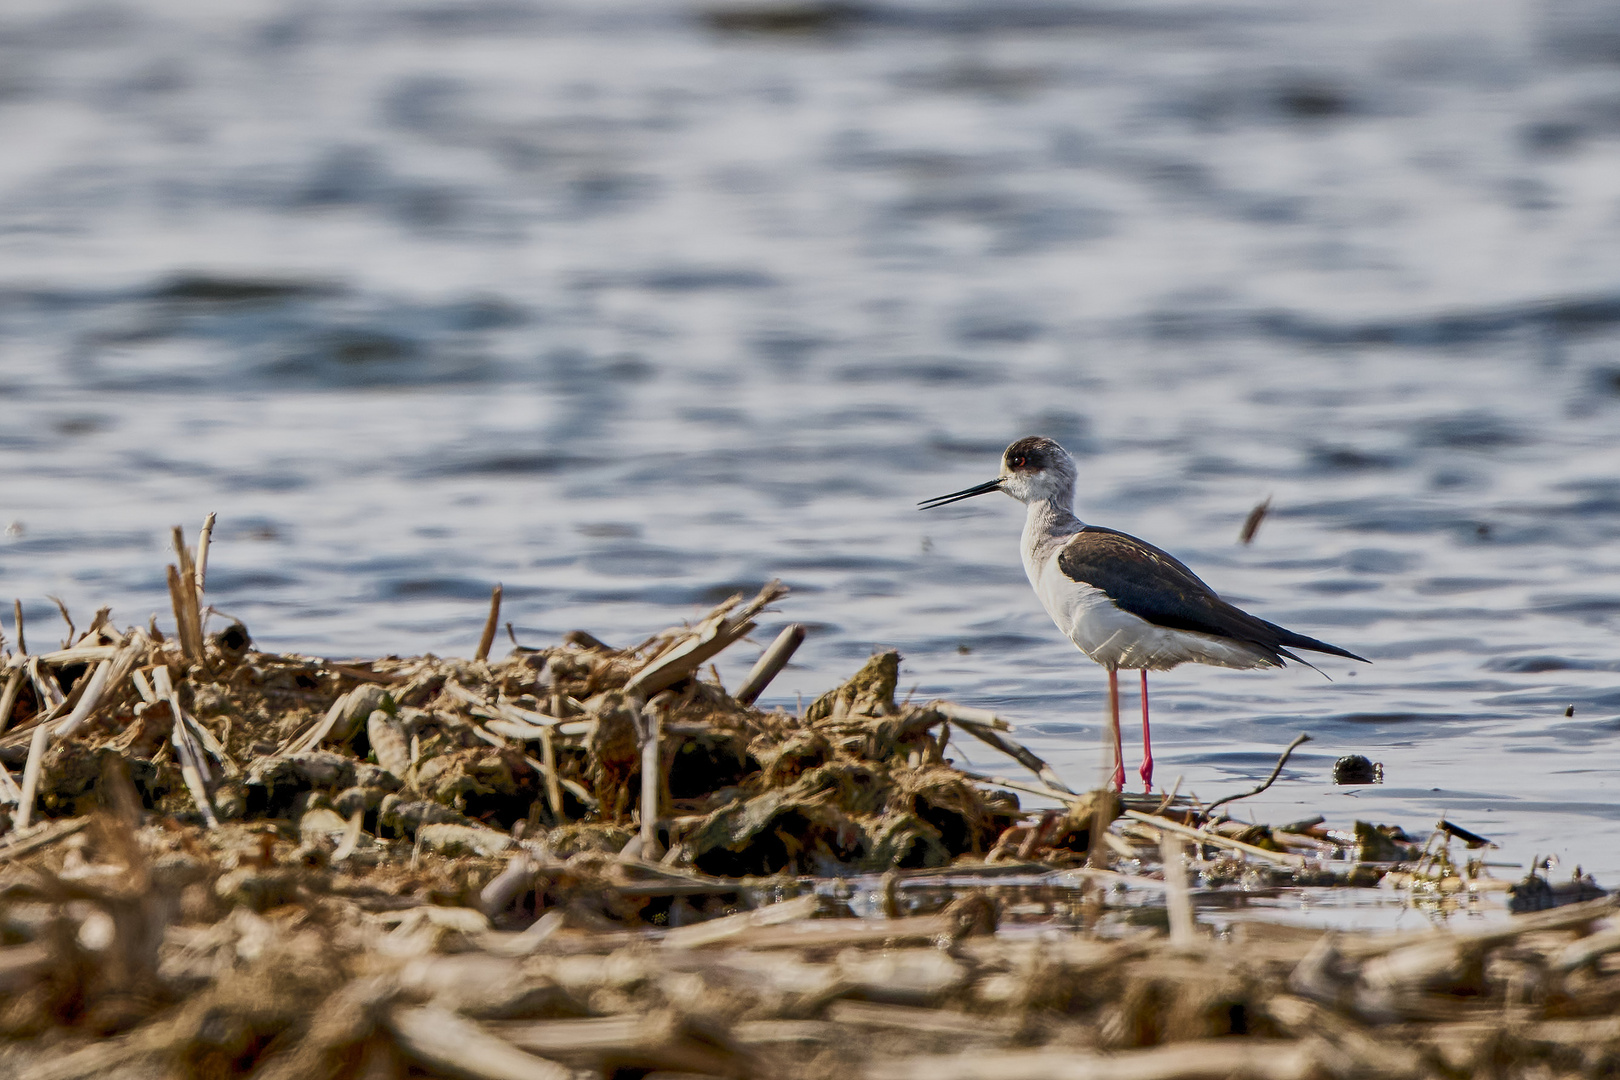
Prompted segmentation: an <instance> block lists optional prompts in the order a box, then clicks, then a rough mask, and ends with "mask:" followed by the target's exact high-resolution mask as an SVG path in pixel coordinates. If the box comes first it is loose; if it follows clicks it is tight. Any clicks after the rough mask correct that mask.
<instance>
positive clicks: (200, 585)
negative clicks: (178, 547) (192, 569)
mask: <svg viewBox="0 0 1620 1080" xmlns="http://www.w3.org/2000/svg"><path fill="white" fill-rule="evenodd" d="M214 517H215V515H214V512H213V511H212V510H210V511H208V516H207V517H205V518H203V524H202V532H201V533H200V534H199V535H198V537H197V572H196V574H195V575H194V580H195V581H196V582H197V592H199V593H202V592H206V591H207V588H206V584H207V578H208V545H209V543H210V542H211V541H212V540H213V538H214Z"/></svg>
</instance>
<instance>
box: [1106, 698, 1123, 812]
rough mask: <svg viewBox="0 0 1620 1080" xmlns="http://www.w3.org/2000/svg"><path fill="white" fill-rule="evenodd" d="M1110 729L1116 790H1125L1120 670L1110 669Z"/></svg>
mask: <svg viewBox="0 0 1620 1080" xmlns="http://www.w3.org/2000/svg"><path fill="white" fill-rule="evenodd" d="M1108 730H1109V734H1111V735H1113V737H1114V790H1115V791H1124V790H1125V748H1124V746H1123V745H1122V744H1121V742H1120V738H1119V672H1118V670H1116V669H1114V668H1109V669H1108Z"/></svg>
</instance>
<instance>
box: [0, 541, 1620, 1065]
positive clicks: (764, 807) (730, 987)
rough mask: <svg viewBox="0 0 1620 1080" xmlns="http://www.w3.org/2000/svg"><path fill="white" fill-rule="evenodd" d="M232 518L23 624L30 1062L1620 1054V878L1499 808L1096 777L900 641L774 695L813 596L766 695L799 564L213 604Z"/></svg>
mask: <svg viewBox="0 0 1620 1080" xmlns="http://www.w3.org/2000/svg"><path fill="white" fill-rule="evenodd" d="M205 537H206V533H205ZM199 547H204V544H200V545H199ZM205 563H206V558H197V557H194V555H193V553H192V552H191V551H190V550H189V549H188V548H187V547H186V546H185V544H184V542H183V540H181V539H179V538H178V536H177V541H176V564H175V566H173V567H171V572H170V575H169V581H170V588H171V593H172V599H173V604H174V609H175V616H176V620H175V625H176V629H175V631H174V632H173V633H172V634H165V633H163V632H161V631H159V629H158V628H157V626H156V625H155V624H154V625H152V626H149V627H147V628H144V629H143V628H139V627H129V628H124V629H119V628H116V627H115V625H114V623H113V621H112V619H111V617H110V612H107V611H105V610H103V611H101V612H98V613H97V615H96V617H95V618H94V619H93V620H92V622H91V624H90V626H89V627H88V628H87V629H86V630H85V631H83V632H82V633H77V636H76V637H74V638H71V639H70V641H69V642H68V643H67V645H66V647H64V648H61V649H58V650H55V651H51V652H45V653H22V652H16V653H6V654H3V657H0V661H3V662H0V691H3V692H0V763H3V764H4V766H5V767H4V768H0V1075H4V1076H16V1077H19V1078H22V1080H77V1078H81V1077H84V1078H88V1077H91V1076H96V1077H108V1078H119V1077H129V1078H132V1080H133V1078H137V1077H140V1078H145V1077H159V1076H163V1077H169V1076H173V1077H182V1078H186V1080H193V1078H194V1080H204V1078H208V1080H214V1078H220V1077H232V1076H252V1077H259V1078H266V1080H283V1078H285V1080H294V1078H300V1080H301V1078H304V1077H320V1078H328V1080H349V1078H355V1080H359V1078H362V1077H364V1078H371V1077H407V1076H415V1077H422V1076H446V1077H450V1076H455V1077H463V1078H465V1077H474V1078H491V1080H495V1078H503V1080H504V1078H513V1077H536V1078H539V1077H544V1078H548V1080H552V1078H555V1080H563V1078H584V1077H602V1078H608V1077H627V1076H642V1075H647V1074H651V1073H659V1074H664V1075H674V1074H679V1075H683V1076H713V1077H788V1078H795V1077H805V1078H809V1077H825V1076H832V1075H854V1076H866V1077H873V1078H881V1077H889V1078H896V1080H898V1078H902V1077H912V1076H915V1077H920V1078H921V1077H926V1078H927V1080H940V1078H942V1077H963V1078H978V1077H985V1078H989V1077H998V1078H999V1077H1049V1076H1070V1075H1105V1076H1116V1075H1117V1076H1132V1077H1143V1078H1154V1077H1173V1076H1227V1075H1266V1076H1273V1077H1294V1076H1298V1077H1301V1078H1306V1077H1317V1076H1324V1077H1325V1076H1368V1077H1385V1076H1388V1077H1397V1076H1399V1077H1429V1076H1433V1077H1452V1076H1460V1075H1483V1074H1489V1075H1494V1076H1532V1075H1533V1076H1547V1075H1597V1074H1600V1073H1603V1072H1605V1071H1608V1070H1612V1069H1614V1068H1616V1067H1617V1066H1620V1025H1616V1024H1615V1022H1614V1020H1613V1019H1612V1014H1613V1012H1614V1009H1615V1007H1616V1006H1617V1005H1620V989H1616V987H1617V986H1620V912H1617V909H1616V907H1615V904H1616V899H1615V897H1612V896H1609V895H1607V894H1606V893H1604V891H1603V890H1602V889H1601V888H1599V887H1598V886H1597V885H1596V883H1594V882H1592V881H1591V880H1590V878H1586V877H1584V876H1583V875H1582V874H1581V872H1580V871H1579V869H1577V870H1576V873H1575V875H1574V876H1573V878H1572V879H1571V880H1570V881H1569V882H1568V883H1566V882H1562V881H1558V882H1554V881H1553V874H1552V870H1551V868H1550V866H1549V865H1547V864H1545V863H1539V862H1538V864H1537V865H1535V866H1534V867H1532V870H1531V872H1530V873H1529V874H1527V875H1526V876H1525V878H1524V879H1523V880H1522V881H1519V882H1517V883H1514V882H1511V881H1506V880H1501V879H1498V878H1495V877H1493V876H1492V875H1491V865H1493V864H1490V863H1489V862H1487V859H1486V856H1487V854H1488V852H1489V849H1490V848H1491V847H1492V846H1493V845H1491V844H1490V842H1489V841H1488V840H1487V839H1486V838H1484V837H1482V836H1479V835H1478V834H1476V833H1473V832H1471V831H1469V830H1467V829H1466V828H1464V827H1462V826H1459V825H1455V824H1452V823H1450V822H1442V823H1440V826H1439V827H1437V828H1436V829H1435V830H1434V831H1433V832H1432V833H1430V834H1429V835H1428V836H1427V838H1426V839H1424V838H1422V837H1414V836H1411V835H1409V834H1406V833H1404V832H1402V831H1401V830H1399V829H1397V828H1394V827H1391V826H1380V825H1374V824H1372V823H1366V822H1358V823H1356V825H1355V828H1354V830H1353V831H1338V830H1335V829H1333V828H1331V827H1329V826H1328V825H1327V824H1326V823H1325V821H1324V820H1323V819H1322V818H1321V817H1319V816H1318V817H1316V818H1312V819H1308V820H1304V821H1298V822H1294V823H1291V824H1287V825H1283V826H1276V827H1273V826H1267V825H1260V824H1255V823H1252V822H1242V821H1237V820H1234V819H1232V818H1230V817H1226V816H1224V815H1216V814H1213V813H1212V812H1211V809H1212V808H1213V805H1214V804H1211V807H1210V808H1205V807H1203V806H1201V804H1199V803H1198V802H1197V801H1196V800H1194V799H1192V798H1190V797H1181V796H1175V797H1172V796H1162V795H1151V796H1149V795H1123V796H1122V795H1120V794H1119V793H1115V792H1110V791H1093V792H1079V793H1076V792H1074V791H1072V790H1070V789H1069V788H1068V786H1067V785H1066V784H1064V782H1063V780H1062V778H1061V777H1059V776H1058V774H1057V772H1056V771H1055V770H1053V769H1052V768H1051V766H1050V765H1048V764H1047V763H1046V762H1044V761H1042V760H1041V759H1040V758H1038V757H1037V756H1036V755H1035V754H1033V753H1032V752H1031V751H1030V750H1029V749H1028V748H1027V747H1025V746H1023V745H1022V744H1020V743H1019V742H1017V741H1016V739H1015V738H1014V737H1013V734H1012V728H1011V725H1009V724H1007V723H1006V722H1005V721H1004V720H1003V719H1001V718H1000V717H998V716H996V715H994V714H992V713H989V712H986V711H983V710H979V709H973V708H969V707H966V706H962V705H958V704H955V703H951V702H947V701H934V702H927V703H912V702H909V701H907V702H897V701H896V698H895V690H896V687H897V685H898V681H899V668H900V657H899V655H898V654H897V653H894V652H892V651H885V652H879V653H878V654H876V655H874V656H873V657H872V658H871V659H870V660H868V661H867V662H866V664H864V665H863V666H862V667H861V668H860V670H859V671H857V672H856V673H854V675H852V677H851V678H850V679H849V680H848V681H846V682H845V683H843V684H842V685H840V686H838V687H835V688H833V689H832V690H829V691H828V692H827V693H825V694H823V695H821V696H819V697H817V698H816V699H815V700H814V701H813V702H812V703H811V704H810V705H809V706H808V707H807V708H805V709H804V711H803V713H802V715H801V714H795V713H791V712H788V711H786V710H784V709H780V708H778V709H772V710H766V709H761V708H759V707H757V706H756V704H755V702H756V700H757V699H758V697H759V696H760V693H761V691H762V690H764V688H765V686H766V684H768V682H769V680H770V678H771V677H772V676H773V675H774V674H775V673H776V672H778V671H780V670H781V668H782V666H783V665H784V664H785V663H786V662H787V657H788V656H790V655H791V653H792V650H793V648H796V647H797V644H798V643H799V642H801V641H803V640H804V632H803V628H802V627H797V628H795V627H789V629H788V630H787V631H784V632H783V634H782V635H781V637H779V638H778V640H777V642H776V643H775V644H774V645H772V646H770V648H768V649H767V650H766V654H765V656H763V657H762V659H761V663H760V664H759V665H757V666H756V668H755V670H754V671H753V672H751V673H750V674H749V676H748V678H747V679H746V680H745V681H744V685H743V687H742V688H741V689H740V690H739V693H738V695H737V696H734V695H733V694H731V693H728V692H727V690H726V689H725V688H724V687H722V686H721V685H719V684H718V683H717V682H716V681H714V679H713V677H712V676H710V675H706V674H704V670H705V669H706V668H707V666H708V664H709V661H710V660H711V659H712V658H713V657H714V656H716V655H718V654H719V652H721V651H722V650H724V649H726V648H728V647H730V646H732V645H734V644H736V643H737V642H739V641H742V640H743V639H744V638H746V636H747V635H748V634H749V632H750V631H751V630H753V629H754V627H755V623H756V618H757V616H758V615H759V614H760V613H761V612H762V611H764V610H765V609H766V607H767V606H768V605H770V604H772V603H774V602H776V601H777V600H779V599H780V598H781V597H782V596H783V595H784V593H785V591H786V590H785V589H784V588H783V587H782V586H780V585H779V584H777V583H774V582H773V583H771V584H769V585H767V586H765V587H764V588H763V589H761V590H760V592H759V593H758V594H757V595H755V596H753V597H752V598H747V597H745V596H741V595H739V596H736V597H732V598H731V599H729V600H727V601H726V602H724V603H722V604H720V605H718V606H717V607H716V608H714V609H713V610H712V611H710V612H709V613H707V615H705V616H704V617H703V618H702V619H700V620H698V621H697V622H696V623H694V624H691V625H683V626H678V627H671V628H669V629H666V630H664V631H661V632H659V633H657V634H654V635H653V636H651V637H649V638H647V639H646V640H645V641H643V642H641V643H639V644H635V645H632V646H629V647H627V648H614V647H612V646H610V645H607V644H605V643H603V642H602V641H600V640H599V639H597V638H595V637H594V636H592V635H590V634H588V633H586V632H584V631H576V632H573V633H571V634H569V635H567V636H566V638H565V639H564V641H563V643H561V644H559V645H557V646H554V647H550V648H543V649H527V648H515V649H514V650H513V651H512V652H511V653H510V654H509V655H507V656H505V657H504V658H492V657H490V656H489V651H490V647H491V641H492V639H493V634H492V632H491V631H490V627H492V626H494V625H495V622H496V619H497V617H498V613H499V597H498V596H497V597H495V598H494V600H493V601H492V604H491V609H490V620H489V623H488V625H487V626H486V631H485V634H484V636H483V640H482V641H481V642H480V644H479V648H478V655H477V656H476V658H475V659H472V660H466V659H454V658H441V657H435V656H419V657H392V656H391V657H384V658H379V659H370V660H366V659H349V660H342V661H336V660H331V659H326V658H321V657H314V656H304V655H298V654H275V653H266V652H262V651H260V650H258V649H257V648H255V647H254V645H253V642H252V638H251V635H250V633H249V631H248V629H247V628H246V627H244V626H242V625H241V624H239V623H232V624H230V625H228V626H226V627H225V628H224V629H223V630H220V631H218V632H215V633H211V634H210V633H205V630H206V619H205V614H206V612H205V610H204V607H203V605H202V596H203V594H204V592H205V587H206V581H205V571H204V569H203V567H204V566H205ZM18 637H19V639H20V635H18ZM965 737H971V739H972V741H973V743H972V744H973V745H974V746H975V748H976V749H977V748H980V747H986V746H987V747H989V748H990V749H991V751H993V752H994V753H996V754H998V755H1001V756H1003V757H1005V758H1006V759H1007V760H1008V762H1009V763H1011V764H1012V765H1013V766H1014V767H1015V768H1016V769H1017V770H1020V771H1019V772H1016V773H1015V774H1014V777H1013V778H1008V777H1001V776H990V775H985V774H980V773H976V772H973V771H970V770H969V769H967V768H965V767H963V766H962V765H961V764H960V761H961V760H962V759H963V758H964V756H965V755H963V754H962V753H961V751H960V746H961V740H962V739H964V738H965ZM1302 741H1304V740H1303V737H1302V738H1301V739H1296V740H1295V743H1294V745H1295V746H1297V745H1298V744H1299V743H1300V742H1302ZM1292 749H1293V746H1290V748H1289V750H1290V751H1291V750H1292ZM1286 757H1287V755H1286V753H1285V754H1284V757H1283V758H1282V759H1280V760H1279V762H1278V768H1277V769H1276V770H1273V773H1272V775H1271V777H1270V778H1267V779H1266V780H1265V782H1264V783H1263V784H1262V785H1261V786H1260V787H1259V788H1256V789H1255V791H1254V792H1247V793H1244V794H1239V795H1234V796H1229V797H1228V798H1227V799H1223V800H1217V802H1218V803H1221V802H1230V801H1232V800H1234V799H1241V798H1246V797H1248V795H1250V794H1254V793H1257V792H1258V791H1260V790H1264V788H1265V787H1266V786H1269V784H1270V783H1271V782H1273V781H1274V780H1275V779H1276V776H1277V774H1278V772H1279V771H1280V770H1281V768H1282V764H1283V762H1284V761H1286ZM1026 773H1027V774H1028V775H1027V776H1026V775H1025V774H1026ZM1032 796H1033V797H1036V798H1037V799H1038V800H1039V802H1038V803H1037V804H1036V805H1033V806H1031V807H1025V806H1024V805H1022V804H1021V802H1020V799H1021V797H1022V798H1024V799H1026V800H1027V799H1029V798H1030V797H1032ZM1453 841H1455V842H1456V844H1457V845H1458V846H1459V847H1460V848H1461V849H1462V850H1460V851H1459V852H1457V854H1456V855H1455V857H1454V855H1453V845H1452V842H1453ZM1300 886H1340V887H1344V886H1348V887H1374V886H1376V887H1379V888H1380V890H1381V891H1388V890H1394V889H1399V890H1402V892H1401V895H1402V896H1410V897H1411V898H1412V899H1413V901H1414V902H1421V904H1422V905H1426V906H1424V907H1423V910H1424V911H1425V912H1426V914H1427V916H1428V920H1429V921H1430V922H1432V928H1428V929H1424V930H1422V931H1419V932H1412V933H1372V932H1365V931H1363V932H1333V933H1328V932H1324V931H1321V930H1315V929H1311V928H1308V927H1303V926H1298V925H1290V924H1284V923H1278V922H1271V921H1267V920H1265V919H1236V920H1233V919H1226V920H1223V919H1221V918H1214V917H1209V913H1208V912H1207V911H1206V913H1205V917H1202V918H1200V917H1198V916H1197V915H1196V914H1195V905H1194V904H1193V903H1192V902H1191V897H1192V894H1194V893H1197V894H1198V895H1200V896H1205V897H1208V896H1216V895H1225V894H1226V892H1231V893H1232V894H1233V895H1239V896H1256V895H1268V892H1267V890H1271V891H1272V893H1274V892H1275V890H1278V889H1293V888H1299V887H1300ZM1493 896H1496V897H1502V898H1506V899H1507V900H1508V902H1509V906H1510V907H1511V908H1512V910H1515V911H1525V912H1530V913H1529V914H1523V915H1516V916H1509V915H1507V914H1506V913H1505V912H1502V913H1499V915H1498V916H1497V917H1496V918H1494V919H1491V918H1485V917H1483V916H1482V909H1481V907H1480V904H1481V902H1482V898H1483V899H1489V898H1490V897H1493ZM1504 1017H1510V1018H1511V1022H1505V1021H1504V1020H1503V1018H1504Z"/></svg>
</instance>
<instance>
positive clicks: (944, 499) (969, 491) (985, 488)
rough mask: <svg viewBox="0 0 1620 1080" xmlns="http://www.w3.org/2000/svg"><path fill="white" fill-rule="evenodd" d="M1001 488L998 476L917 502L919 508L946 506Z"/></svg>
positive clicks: (929, 508)
mask: <svg viewBox="0 0 1620 1080" xmlns="http://www.w3.org/2000/svg"><path fill="white" fill-rule="evenodd" d="M1000 490H1001V478H1000V477H997V478H996V479H994V480H986V481H985V482H984V483H982V484H978V485H976V486H974V487H970V488H963V489H962V490H961V491H953V492H951V493H950V494H949V495H938V496H935V497H934V498H932V499H924V500H923V501H922V502H920V503H918V504H917V509H919V510H932V509H933V508H934V507H936V506H944V505H945V504H946V503H953V502H961V501H962V500H963V499H971V498H973V496H975V495H988V494H990V493H991V492H992V491H1000Z"/></svg>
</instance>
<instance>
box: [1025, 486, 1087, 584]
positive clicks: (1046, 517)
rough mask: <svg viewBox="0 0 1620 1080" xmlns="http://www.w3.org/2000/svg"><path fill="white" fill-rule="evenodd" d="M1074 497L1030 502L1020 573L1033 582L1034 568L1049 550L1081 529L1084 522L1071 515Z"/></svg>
mask: <svg viewBox="0 0 1620 1080" xmlns="http://www.w3.org/2000/svg"><path fill="white" fill-rule="evenodd" d="M1073 505H1074V496H1073V495H1070V496H1069V497H1068V498H1066V499H1062V500H1059V499H1034V500H1031V502H1030V503H1029V511H1028V513H1027V514H1026V515H1025V517H1024V536H1023V543H1022V544H1021V545H1020V546H1021V547H1022V549H1023V555H1024V572H1025V573H1027V574H1028V575H1029V579H1030V580H1031V581H1034V580H1035V579H1036V576H1037V573H1036V571H1037V568H1038V567H1039V566H1040V565H1041V564H1042V563H1044V562H1045V561H1046V559H1047V558H1048V557H1049V556H1050V555H1051V553H1052V549H1053V548H1054V547H1056V546H1059V545H1061V544H1062V543H1063V542H1064V541H1065V540H1067V539H1068V538H1069V537H1071V536H1073V535H1074V534H1075V533H1077V532H1079V531H1080V530H1081V529H1083V528H1085V522H1083V521H1081V520H1080V519H1079V518H1077V517H1075V516H1074V510H1073V509H1072V507H1073Z"/></svg>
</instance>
